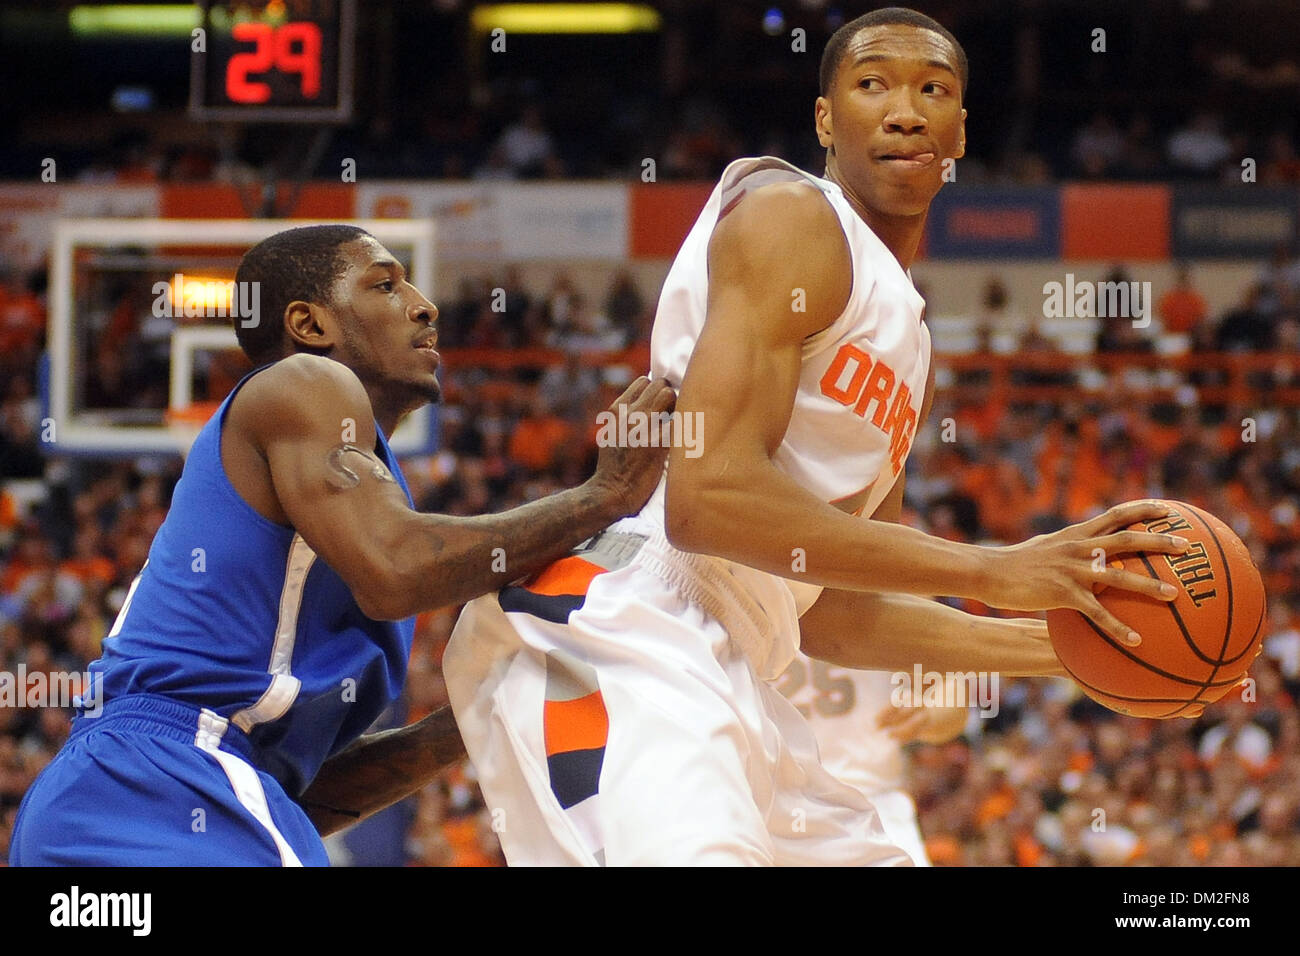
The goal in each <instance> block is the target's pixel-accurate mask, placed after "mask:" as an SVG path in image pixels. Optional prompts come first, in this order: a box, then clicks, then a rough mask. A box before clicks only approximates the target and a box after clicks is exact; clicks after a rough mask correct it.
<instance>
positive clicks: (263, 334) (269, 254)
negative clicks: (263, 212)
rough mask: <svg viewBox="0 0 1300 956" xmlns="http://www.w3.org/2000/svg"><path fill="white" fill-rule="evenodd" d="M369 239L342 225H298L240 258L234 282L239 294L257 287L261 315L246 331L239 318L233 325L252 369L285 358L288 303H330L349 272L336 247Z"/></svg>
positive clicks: (361, 231) (362, 232)
mask: <svg viewBox="0 0 1300 956" xmlns="http://www.w3.org/2000/svg"><path fill="white" fill-rule="evenodd" d="M369 235H370V233H368V232H366V231H365V230H364V229H361V228H359V227H357V226H347V225H343V224H337V225H325V226H298V227H297V228H294V229H286V230H284V232H277V233H276V234H275V235H273V236H268V237H267V238H265V239H263V240H262V241H261V242H259V243H258V244H257V245H255V246H253V248H251V249H249V250H248V252H246V253H244V258H243V259H241V260H240V262H239V268H238V269H237V270H236V271H235V282H236V283H238V284H239V286H238V287H239V288H240V289H245V288H248V286H247V285H246V284H245V283H251V282H256V283H257V290H258V306H259V309H258V311H259V315H258V316H257V318H258V321H257V322H256V323H254V324H252V325H250V326H249V327H247V328H245V327H244V326H245V323H244V322H243V321H242V320H241V319H240V318H239V317H235V318H234V325H235V335H236V336H237V337H238V338H239V347H240V348H242V349H243V350H244V354H245V355H247V356H248V357H249V359H250V360H251V361H252V362H253V364H254V365H264V364H266V363H267V362H273V361H275V360H276V359H278V358H281V357H283V353H284V311H285V309H287V308H288V307H289V303H290V302H295V301H298V300H302V301H303V302H311V303H313V304H316V305H330V304H331V300H332V298H333V290H332V286H333V285H334V282H335V280H337V279H338V278H339V276H341V275H342V274H343V272H344V270H345V269H346V267H347V266H346V263H345V262H344V260H343V257H342V255H341V254H340V253H339V249H340V247H341V246H343V245H345V244H346V243H349V242H354V241H355V240H357V239H361V238H363V237H365V236H369Z"/></svg>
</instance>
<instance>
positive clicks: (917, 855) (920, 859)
mask: <svg viewBox="0 0 1300 956" xmlns="http://www.w3.org/2000/svg"><path fill="white" fill-rule="evenodd" d="M870 800H871V805H872V806H873V807H875V808H876V812H877V813H878V814H880V822H881V824H882V825H883V826H884V828H885V833H887V834H888V835H889V839H890V840H892V841H893V843H894V845H895V846H897V847H899V848H900V849H902V850H903V851H904V852H905V853H907V855H908V856H910V857H911V858H912V862H913V863H914V864H916V865H917V866H932V865H933V864H931V862H930V856H929V854H927V853H926V852H925V840H924V839H922V837H921V827H920V825H919V824H918V823H917V820H916V804H915V803H914V802H913V801H912V798H911V796H909V795H908V794H907V793H905V792H904V791H902V790H885V791H883V792H881V793H873V794H871V796H870Z"/></svg>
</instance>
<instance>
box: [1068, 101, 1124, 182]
mask: <svg viewBox="0 0 1300 956" xmlns="http://www.w3.org/2000/svg"><path fill="white" fill-rule="evenodd" d="M1124 145H1125V143H1124V136H1123V134H1122V133H1120V131H1119V128H1118V127H1117V126H1116V125H1115V120H1114V119H1112V118H1111V116H1110V115H1109V114H1107V113H1101V112H1098V113H1095V114H1093V117H1092V119H1091V120H1089V121H1088V124H1087V125H1086V126H1084V127H1082V128H1081V129H1079V130H1078V131H1077V132H1076V133H1075V134H1074V142H1073V143H1072V144H1071V145H1070V159H1071V161H1072V162H1073V163H1074V169H1075V172H1077V173H1078V174H1079V175H1081V176H1082V177H1083V178H1085V179H1102V178H1104V177H1105V176H1106V175H1107V174H1108V173H1110V172H1111V171H1112V170H1113V169H1114V168H1115V167H1116V166H1117V165H1118V164H1119V162H1120V159H1121V158H1122V157H1123V155H1124Z"/></svg>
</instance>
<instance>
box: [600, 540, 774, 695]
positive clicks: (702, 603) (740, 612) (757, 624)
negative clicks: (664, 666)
mask: <svg viewBox="0 0 1300 956" xmlns="http://www.w3.org/2000/svg"><path fill="white" fill-rule="evenodd" d="M619 530H620V531H624V530H626V531H629V532H634V533H636V534H637V535H638V536H644V537H645V542H644V543H643V544H642V546H641V548H640V549H639V550H638V551H637V553H636V556H635V557H633V558H632V561H631V563H632V564H635V565H637V566H639V567H642V568H644V569H646V570H647V571H649V572H650V573H652V574H654V575H656V576H657V577H659V578H661V579H663V580H664V581H666V582H668V583H669V584H671V585H672V586H673V587H674V588H676V589H677V590H678V591H679V592H680V593H681V595H682V597H684V598H686V599H687V600H688V601H690V602H691V603H692V604H695V605H696V606H698V607H699V608H700V609H701V610H703V611H705V612H706V613H707V614H709V615H710V616H712V617H713V618H714V619H716V620H717V621H718V623H719V624H721V625H722V626H723V628H725V629H726V631H727V633H728V634H729V635H730V637H731V639H732V640H733V641H735V642H736V644H737V646H738V647H739V648H740V649H741V651H742V652H743V653H744V654H745V656H746V657H747V658H749V661H750V663H751V664H752V665H753V667H754V669H755V671H757V673H758V676H759V677H762V678H764V679H770V678H774V677H776V676H777V675H778V674H779V673H780V671H781V670H783V669H784V668H785V666H786V664H788V663H789V662H788V661H786V660H781V661H773V660H772V657H773V652H774V650H776V647H775V645H776V644H778V643H779V642H778V641H776V639H775V638H776V633H775V631H776V629H777V628H778V627H780V624H779V623H778V622H776V621H774V620H773V619H772V614H771V613H769V612H768V611H767V610H765V609H764V607H763V605H762V604H761V603H760V602H759V601H758V600H757V599H756V598H755V597H754V595H753V593H752V592H751V591H750V590H749V589H748V588H746V587H745V586H744V584H743V583H742V582H740V581H738V580H737V579H736V576H735V575H734V574H733V573H732V572H731V570H730V569H729V568H728V567H727V565H726V563H725V562H724V561H722V560H721V559H720V558H715V557H712V556H711V555H705V554H693V553H690V552H686V551H681V550H679V549H677V548H675V547H673V546H672V545H671V544H670V543H669V542H668V539H667V538H666V537H665V536H664V533H663V531H662V529H660V528H658V527H655V526H654V525H652V524H649V523H647V522H636V523H635V524H634V525H631V526H626V527H624V526H620V527H619ZM793 605H794V599H793V597H791V598H790V608H789V612H790V613H789V617H790V619H791V620H792V621H794V622H795V626H797V620H798V619H797V617H796V616H795V614H794V610H793ZM774 668H775V673H768V672H769V671H772V670H773V669H774Z"/></svg>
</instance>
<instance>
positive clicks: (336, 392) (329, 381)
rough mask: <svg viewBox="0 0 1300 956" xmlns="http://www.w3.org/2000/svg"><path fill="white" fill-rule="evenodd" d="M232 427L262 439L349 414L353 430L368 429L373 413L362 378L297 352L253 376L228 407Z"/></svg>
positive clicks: (332, 423) (335, 364) (325, 360)
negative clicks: (352, 421) (354, 426)
mask: <svg viewBox="0 0 1300 956" xmlns="http://www.w3.org/2000/svg"><path fill="white" fill-rule="evenodd" d="M230 417H231V419H232V421H233V422H234V423H235V424H236V427H238V428H240V429H241V430H244V431H247V432H248V433H250V434H252V435H256V436H258V437H260V438H262V439H265V438H268V437H272V436H274V435H276V434H278V433H281V432H284V431H290V430H292V431H298V432H302V431H309V430H311V429H312V428H314V427H316V426H317V425H320V424H322V423H323V424H324V425H325V426H327V427H331V428H333V427H336V426H337V422H335V419H338V418H344V417H351V418H354V419H355V421H356V427H357V431H358V433H359V434H360V433H362V432H364V431H366V430H367V429H370V428H373V421H374V412H373V410H372V409H371V406H370V397H369V396H368V395H367V394H366V390H365V388H364V387H363V386H362V384H361V380H360V379H359V378H357V376H356V373H355V372H353V371H352V370H351V369H350V368H348V367H347V366H346V365H344V364H342V363H341V362H336V361H334V360H333V359H328V358H325V357H324V356H320V355H310V354H306V353H298V354H295V355H291V356H289V357H287V358H283V359H281V360H280V361H278V362H276V363H275V364H274V365H272V366H271V367H270V368H268V369H266V370H265V371H263V372H261V373H259V374H258V375H255V376H254V377H253V378H252V379H251V380H250V381H249V382H248V384H247V385H245V386H244V388H243V389H242V390H241V392H240V394H239V395H238V396H237V397H236V399H235V402H234V404H233V405H232V406H231V409H230Z"/></svg>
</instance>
